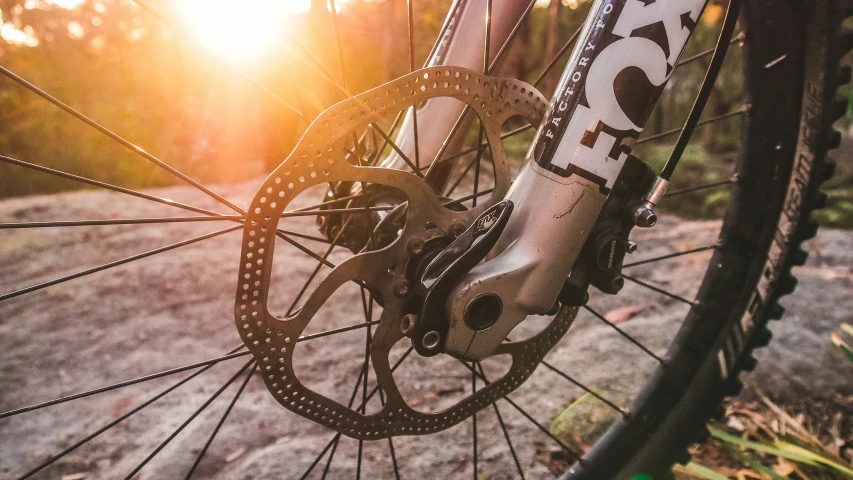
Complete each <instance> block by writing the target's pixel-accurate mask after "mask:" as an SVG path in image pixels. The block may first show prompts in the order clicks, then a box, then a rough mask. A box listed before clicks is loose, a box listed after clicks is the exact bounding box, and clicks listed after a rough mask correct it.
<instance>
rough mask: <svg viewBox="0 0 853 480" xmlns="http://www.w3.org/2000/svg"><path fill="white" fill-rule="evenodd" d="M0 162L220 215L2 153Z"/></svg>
mask: <svg viewBox="0 0 853 480" xmlns="http://www.w3.org/2000/svg"><path fill="white" fill-rule="evenodd" d="M0 162H4V163H9V164H12V165H17V166H19V167H24V168H29V169H31V170H37V171H39V172H43V173H47V174H50V175H55V176H57V177H62V178H67V179H69V180H74V181H76V182H81V183H85V184H88V185H93V186H96V187H101V188H106V189H107V190H112V191H114V192H119V193H124V194H126V195H131V196H134V197H138V198H144V199H145V200H151V201H152V202H157V203H162V204H164V205H169V206H172V207H178V208H182V209H184V210H189V211H191V212H196V213H203V214H205V215H211V216H222V215H220V214H218V213H216V212H213V211H210V210H205V209H203V208H197V207H193V206H191V205H186V204H183V203H180V202H176V201H174V200H169V199H166V198H160V197H156V196H154V195H149V194H147V193H142V192H137V191H136V190H131V189H129V188H124V187H119V186H116V185H113V184H110V183H105V182H100V181H98V180H92V179H90V178H86V177H81V176H79V175H74V174H73V173H67V172H63V171H61V170H55V169H53V168H48V167H43V166H41V165H36V164H35V163H30V162H25V161H23V160H18V159H16V158H12V157H7V156H4V155H0Z"/></svg>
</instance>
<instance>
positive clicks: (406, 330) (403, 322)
mask: <svg viewBox="0 0 853 480" xmlns="http://www.w3.org/2000/svg"><path fill="white" fill-rule="evenodd" d="M417 320H418V316H417V315H415V314H412V313H410V314H408V315H403V318H402V319H400V332H402V333H403V335H409V334H410V333H412V329H413V328H415V322H416V321H417Z"/></svg>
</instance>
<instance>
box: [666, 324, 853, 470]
mask: <svg viewBox="0 0 853 480" xmlns="http://www.w3.org/2000/svg"><path fill="white" fill-rule="evenodd" d="M841 332H842V333H840V334H839V333H833V334H832V343H833V344H834V345H835V346H836V347H837V348H838V350H839V353H840V355H839V361H849V362H850V363H851V365H853V349H851V348H850V346H849V345H848V344H847V343H846V341H845V338H844V336H848V337H850V338H851V339H853V326H851V325H849V324H842V325H841ZM809 403H811V404H812V407H814V403H815V402H809ZM845 403H846V406H845V407H844V408H837V406H838V405H841V404H845ZM829 409H830V410H832V407H829ZM836 409H837V410H839V411H834V412H833V411H830V412H829V414H827V412H826V411H821V410H824V409H823V408H821V407H818V408H817V409H815V408H812V409H811V411H810V414H808V415H807V414H806V413H804V412H800V413H798V414H793V413H791V412H789V411H787V410H786V409H784V408H782V407H780V406H779V405H777V404H775V403H773V402H772V401H770V400H769V399H768V398H766V397H764V396H761V403H760V404H733V405H732V406H730V407H729V408H728V411H727V416H726V419H725V420H724V421H723V422H721V423H717V424H714V425H712V426H711V427H710V428H709V431H710V432H711V440H710V441H708V442H707V443H706V444H704V445H701V446H698V447H695V448H694V450H693V452H692V453H693V459H694V461H693V463H690V464H688V465H687V466H685V467H676V468H675V470H674V471H675V472H676V475H677V477H680V478H685V479H687V478H689V479H703V480H722V479H730V478H737V479H738V480H746V479H760V480H786V479H797V480H841V479H853V463H851V460H853V425H851V423H850V418H851V416H853V398H847V399H841V400H839V401H838V403H837V404H836ZM840 410H843V411H840ZM818 411H819V413H816V412H818ZM826 418H831V419H832V420H831V421H829V422H827V421H826V420H825V419H826ZM844 419H846V423H845V422H844ZM807 425H809V427H807ZM845 429H846V431H845Z"/></svg>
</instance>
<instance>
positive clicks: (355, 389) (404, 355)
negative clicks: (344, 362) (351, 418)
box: [300, 347, 415, 480]
mask: <svg viewBox="0 0 853 480" xmlns="http://www.w3.org/2000/svg"><path fill="white" fill-rule="evenodd" d="M414 349H415V347H409V349H408V350H406V352H405V353H404V354H403V356H401V357H400V358H399V360H397V361H396V362H394V365H393V366H392V367H391V373H394V371H395V370H397V368H398V367H399V366H400V364H402V363H403V361H404V360H405V359H406V357H408V356H409V354H411V353H412V351H414ZM363 373H364V370H363V369H362V370H361V372H360V373H359V375H358V381H357V382H356V385H355V388H354V389H353V391H352V396H351V397H350V403H349V405H348V407H349V408H352V404H353V402H354V401H355V396H356V394H357V393H358V387H359V386H360V384H361V378H362V374H363ZM379 390H380V389H379V386H378V385H377V386H376V387H374V388H373V390H372V391H371V392H370V393H369V394H368V395H367V400H370V399H371V398H372V397H373V395H375V394H376V392H377V391H379ZM365 403H366V402H365ZM365 403H363V404H362V405H360V406H359V407H358V408H357V409H356V411H360V410H361V409H362V408H363V407H364V405H365ZM340 438H341V434H340V433H338V434H335V436H334V438H332V440H330V441H329V443H328V444H326V447H325V448H324V449H323V451H322V452H320V455H319V456H318V457H317V458H315V459H314V462H312V463H311V466H310V467H308V470H307V471H306V472H305V473H304V474H303V475H302V477H300V478H301V480H305V479H306V478H308V475H310V474H311V471H312V470H313V469H314V467H316V466H317V464H318V463H319V462H320V459H322V458H323V455H325V454H326V452H327V451H328V450H329V449H330V448H332V446H333V445H334V446H335V447H337V442H338V441H339V440H340ZM331 461H332V456H331V455H330V456H329V460H328V463H327V464H326V471H328V468H329V467H328V465H329V463H331ZM325 474H326V473H325V472H324V473H323V475H324V477H325Z"/></svg>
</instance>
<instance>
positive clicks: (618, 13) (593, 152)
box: [532, 0, 706, 193]
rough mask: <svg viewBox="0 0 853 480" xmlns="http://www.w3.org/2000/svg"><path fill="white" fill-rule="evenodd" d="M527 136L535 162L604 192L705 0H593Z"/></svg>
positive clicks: (645, 118)
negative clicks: (547, 104)
mask: <svg viewBox="0 0 853 480" xmlns="http://www.w3.org/2000/svg"><path fill="white" fill-rule="evenodd" d="M597 3H598V4H597V5H596V6H594V7H593V10H592V13H591V16H590V18H589V19H588V20H587V23H586V26H585V29H584V32H583V33H582V35H581V41H580V42H579V43H578V46H577V47H576V48H575V50H574V52H573V54H572V57H571V59H570V61H569V65H570V66H569V68H567V69H566V70H565V72H564V73H563V77H562V79H561V80H560V84H559V86H558V88H557V93H556V94H555V96H554V99H553V100H552V102H551V108H550V110H549V112H548V114H547V115H546V117H545V119H544V121H543V123H542V126H541V127H540V130H539V134H538V136H537V138H536V140H535V142H534V147H533V152H532V153H533V158H534V160H535V161H536V163H537V164H538V165H539V166H540V167H542V168H544V169H545V170H548V171H550V172H553V173H556V174H557V175H559V176H561V177H570V176H571V175H580V176H582V177H584V178H587V179H589V180H592V181H594V182H595V183H597V184H599V186H600V187H601V189H602V192H605V193H606V192H608V191H609V189H610V188H611V187H612V186H613V182H614V181H615V180H616V177H617V175H619V171H620V170H621V167H622V165H623V164H624V160H625V158H626V157H627V156H628V154H629V153H630V152H631V149H632V147H633V145H634V143H635V141H636V139H637V137H638V136H639V135H640V133H641V132H642V130H643V126H644V125H645V123H646V121H647V120H648V118H649V115H650V114H651V112H652V109H653V108H654V105H655V104H656V103H657V100H658V98H659V97H660V94H661V93H662V92H663V89H664V86H665V85H666V82H667V80H669V77H670V75H671V74H672V71H673V69H674V68H675V64H676V62H677V61H678V59H679V57H680V56H681V52H682V51H683V50H684V46H685V44H686V43H687V39H688V38H689V37H690V34H691V33H692V32H693V29H694V28H695V26H696V22H697V21H698V19H699V16H700V15H701V13H702V10H703V9H704V7H705V4H706V0H598V2H597Z"/></svg>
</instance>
